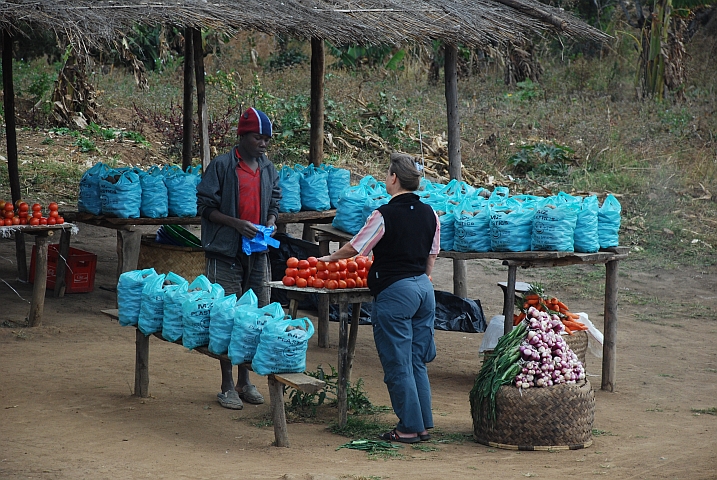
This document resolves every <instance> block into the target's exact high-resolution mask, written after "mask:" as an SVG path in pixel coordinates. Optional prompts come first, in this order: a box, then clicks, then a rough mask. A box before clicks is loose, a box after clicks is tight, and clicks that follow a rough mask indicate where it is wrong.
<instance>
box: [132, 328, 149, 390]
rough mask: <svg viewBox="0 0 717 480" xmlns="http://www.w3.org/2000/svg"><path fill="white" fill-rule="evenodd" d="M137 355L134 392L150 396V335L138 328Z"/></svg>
mask: <svg viewBox="0 0 717 480" xmlns="http://www.w3.org/2000/svg"><path fill="white" fill-rule="evenodd" d="M135 346H136V355H135V361H134V394H135V395H136V396H138V397H142V398H147V397H149V337H145V336H144V334H143V333H142V332H140V331H139V328H138V329H137V333H136V336H135Z"/></svg>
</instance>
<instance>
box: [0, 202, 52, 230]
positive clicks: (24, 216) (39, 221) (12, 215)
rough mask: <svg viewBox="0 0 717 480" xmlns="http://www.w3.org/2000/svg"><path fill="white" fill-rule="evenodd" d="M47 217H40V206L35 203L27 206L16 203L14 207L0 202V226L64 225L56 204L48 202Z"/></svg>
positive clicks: (9, 203) (10, 203) (8, 203)
mask: <svg viewBox="0 0 717 480" xmlns="http://www.w3.org/2000/svg"><path fill="white" fill-rule="evenodd" d="M47 211H48V214H47V217H44V216H43V215H42V205H40V204H39V203H35V204H33V205H32V207H31V206H30V205H28V204H27V203H25V202H23V201H21V200H20V201H17V202H16V204H15V205H13V204H12V202H6V201H4V200H0V213H2V219H0V220H1V221H0V226H3V227H11V226H13V225H59V224H63V223H65V219H64V218H62V217H61V216H60V212H59V211H58V206H57V202H50V204H49V205H48V206H47Z"/></svg>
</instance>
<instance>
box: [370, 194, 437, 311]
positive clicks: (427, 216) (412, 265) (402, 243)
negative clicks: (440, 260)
mask: <svg viewBox="0 0 717 480" xmlns="http://www.w3.org/2000/svg"><path fill="white" fill-rule="evenodd" d="M378 211H379V212H381V215H383V222H384V228H385V232H384V234H383V237H381V240H379V241H378V243H377V244H376V246H375V247H373V255H374V260H373V265H372V266H371V270H370V271H369V274H368V288H369V289H370V290H371V294H372V295H373V296H374V297H375V296H377V295H378V294H379V293H381V292H382V291H383V290H384V289H386V288H387V287H389V286H391V285H392V284H393V283H395V282H397V281H399V280H403V279H404V278H409V277H417V276H419V275H422V274H424V273H426V265H427V262H428V256H429V254H430V253H431V246H432V245H433V237H434V236H435V234H436V214H435V213H434V212H433V208H431V207H430V206H429V205H426V204H425V203H423V202H421V200H420V199H419V198H418V196H417V195H416V194H413V193H404V194H402V195H398V196H396V197H393V198H392V199H391V201H389V202H388V203H387V204H386V205H382V206H381V207H379V208H378Z"/></svg>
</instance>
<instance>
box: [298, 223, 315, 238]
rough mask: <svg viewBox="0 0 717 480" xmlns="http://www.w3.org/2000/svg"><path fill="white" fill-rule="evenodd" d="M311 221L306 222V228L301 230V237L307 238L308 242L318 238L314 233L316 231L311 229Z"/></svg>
mask: <svg viewBox="0 0 717 480" xmlns="http://www.w3.org/2000/svg"><path fill="white" fill-rule="evenodd" d="M311 225H312V224H311V223H305V224H304V229H303V231H302V232H301V239H302V240H306V241H307V242H313V241H314V240H315V239H316V235H315V234H314V231H313V230H312V229H311Z"/></svg>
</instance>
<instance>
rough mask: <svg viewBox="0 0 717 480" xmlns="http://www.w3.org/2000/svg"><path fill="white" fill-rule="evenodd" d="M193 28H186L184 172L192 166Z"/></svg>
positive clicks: (183, 120)
mask: <svg viewBox="0 0 717 480" xmlns="http://www.w3.org/2000/svg"><path fill="white" fill-rule="evenodd" d="M192 40H193V36H192V28H191V27H185V28H184V99H183V104H182V122H183V127H182V170H186V169H187V167H188V166H190V165H191V164H192V147H193V144H194V141H193V140H194V132H193V131H192V111H193V110H194V109H193V108H192V107H193V102H192V94H193V91H194V77H193V75H194V47H193V46H192V43H193V42H192Z"/></svg>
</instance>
